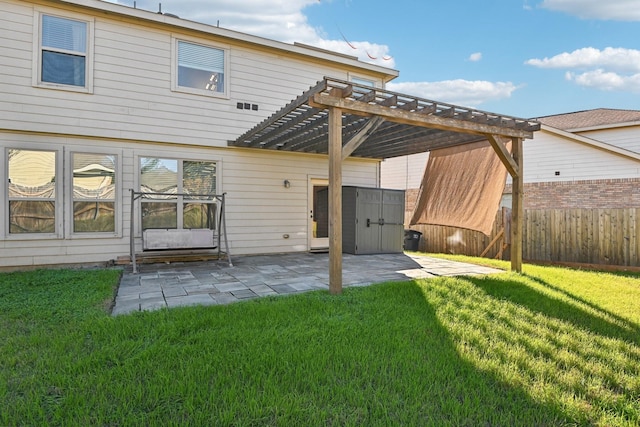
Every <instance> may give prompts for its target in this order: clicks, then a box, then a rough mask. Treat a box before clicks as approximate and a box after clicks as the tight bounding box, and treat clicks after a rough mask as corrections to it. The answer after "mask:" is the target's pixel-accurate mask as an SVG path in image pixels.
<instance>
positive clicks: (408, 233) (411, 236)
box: [404, 230, 422, 251]
mask: <svg viewBox="0 0 640 427" xmlns="http://www.w3.org/2000/svg"><path fill="white" fill-rule="evenodd" d="M420 237H422V233H421V232H419V231H415V230H404V250H405V251H417V250H418V248H419V246H420Z"/></svg>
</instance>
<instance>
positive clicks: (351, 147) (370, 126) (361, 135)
mask: <svg viewBox="0 0 640 427" xmlns="http://www.w3.org/2000/svg"><path fill="white" fill-rule="evenodd" d="M383 122H384V119H383V118H382V117H372V118H371V120H369V122H368V123H367V124H366V125H364V127H363V128H362V129H360V130H359V131H358V133H357V134H355V135H354V136H353V138H351V139H350V140H349V142H347V143H346V144H345V145H344V147H342V160H344V159H346V158H347V157H349V156H350V155H351V154H352V153H353V152H354V151H355V150H356V149H357V148H358V147H359V146H360V145H361V144H362V143H363V142H364V141H366V140H367V138H368V137H369V135H371V134H372V133H373V132H375V130H376V129H378V127H379V126H380V125H381V124H382V123H383Z"/></svg>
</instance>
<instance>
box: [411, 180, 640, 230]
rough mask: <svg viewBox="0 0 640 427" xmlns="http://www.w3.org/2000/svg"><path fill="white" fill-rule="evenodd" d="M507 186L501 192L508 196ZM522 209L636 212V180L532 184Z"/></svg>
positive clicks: (639, 193) (639, 194)
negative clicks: (626, 209) (625, 210)
mask: <svg viewBox="0 0 640 427" xmlns="http://www.w3.org/2000/svg"><path fill="white" fill-rule="evenodd" d="M511 191H512V190H511V185H510V184H509V185H507V186H506V187H505V189H504V193H505V194H511ZM405 197H406V211H405V224H408V223H409V220H410V219H411V214H412V213H413V208H414V206H415V204H416V199H417V197H418V189H409V190H406V193H405ZM524 208H525V209H576V208H581V209H607V208H608V209H622V208H640V178H635V179H598V180H589V181H563V182H533V183H527V184H525V185H524Z"/></svg>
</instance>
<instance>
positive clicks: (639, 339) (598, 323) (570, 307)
mask: <svg viewBox="0 0 640 427" xmlns="http://www.w3.org/2000/svg"><path fill="white" fill-rule="evenodd" d="M523 276H524V277H525V278H527V279H530V280H533V281H535V282H536V283H538V284H540V285H542V286H544V287H546V288H548V289H550V290H552V291H554V292H557V293H559V294H561V295H562V296H564V297H566V298H568V299H569V300H570V301H572V302H574V303H573V304H572V303H570V302H568V301H563V300H561V299H560V298H554V297H552V296H550V295H549V294H546V293H542V292H539V291H537V290H535V289H533V288H531V287H530V286H527V285H526V283H522V282H518V281H515V280H510V281H508V282H505V281H504V280H495V278H494V277H491V276H486V277H469V278H468V280H469V281H470V282H472V283H473V284H475V285H476V286H477V287H479V288H481V289H483V290H484V291H485V292H486V293H487V294H488V295H491V296H492V297H495V298H500V299H507V300H509V301H511V302H514V303H516V304H519V305H521V306H523V307H526V308H528V309H530V310H532V311H534V312H538V313H541V314H544V315H545V316H548V317H552V318H555V319H558V320H562V321H565V322H569V323H571V324H572V325H574V326H576V327H578V328H582V329H584V330H587V331H591V332H593V333H596V334H599V335H602V336H606V337H609V338H616V339H622V340H625V341H628V342H632V343H634V344H640V328H638V325H636V324H635V323H633V322H631V321H629V320H628V319H625V318H623V317H621V316H618V315H616V314H614V313H611V312H609V311H607V310H605V309H603V308H602V307H599V306H597V305H595V304H593V303H591V302H589V301H586V300H584V299H583V298H580V297H577V296H575V295H572V294H571V293H569V292H567V291H565V290H563V289H561V288H558V287H557V286H554V285H552V284H550V283H548V282H546V281H545V280H542V279H540V278H538V277H535V276H530V275H526V274H524V275H523ZM580 306H584V307H586V308H588V309H590V310H592V311H593V312H591V313H590V312H589V311H587V310H585V309H583V308H580ZM594 313H597V314H598V315H596V314H594Z"/></svg>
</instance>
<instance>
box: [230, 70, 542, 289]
mask: <svg viewBox="0 0 640 427" xmlns="http://www.w3.org/2000/svg"><path fill="white" fill-rule="evenodd" d="M539 129H540V124H539V123H537V122H534V121H530V120H526V119H519V118H516V117H510V116H505V115H501V114H494V113H488V112H485V111H480V110H475V109H471V108H466V107H460V106H456V105H452V104H446V103H442V102H436V101H431V100H427V99H422V98H417V97H415V96H411V95H406V94H400V93H396V92H391V91H388V90H384V89H379V88H373V87H370V86H363V85H358V84H354V83H352V82H348V81H343V80H338V79H332V78H328V77H325V78H324V79H323V80H321V81H320V82H318V84H317V85H315V86H314V87H312V88H311V89H309V90H308V91H306V92H305V93H303V94H302V95H300V96H299V97H298V98H296V99H295V100H294V101H292V102H291V103H290V104H288V105H287V106H285V107H284V108H282V109H281V110H279V111H278V112H276V113H274V114H273V115H272V116H270V117H269V118H267V119H266V120H264V121H263V122H261V123H259V124H258V125H256V126H255V127H254V128H253V129H251V130H249V131H248V132H246V133H245V134H243V135H241V136H240V137H238V138H237V139H236V140H234V141H229V144H228V145H229V146H235V147H247V148H260V149H271V150H282V151H292V152H304V153H321V154H328V157H329V290H330V292H331V293H340V292H341V291H342V162H343V160H344V159H346V158H347V157H349V156H353V157H365V158H376V159H385V158H390V157H397V156H404V155H409V154H415V153H420V152H425V151H431V150H434V149H438V148H445V147H451V146H454V145H461V144H468V143H472V142H477V141H481V140H488V141H489V143H490V144H491V146H492V147H493V149H494V150H495V152H496V154H497V155H498V157H499V158H500V160H501V161H502V163H503V164H504V165H505V167H506V168H507V171H508V172H509V174H510V175H511V177H512V178H513V198H512V212H513V213H512V224H513V225H512V227H511V269H512V270H513V271H516V272H521V271H522V219H523V207H522V190H523V181H522V160H523V159H522V141H523V139H525V138H533V132H535V131H537V130H539ZM508 140H511V141H512V153H509V151H508V150H507V148H506V146H505V141H508Z"/></svg>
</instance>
